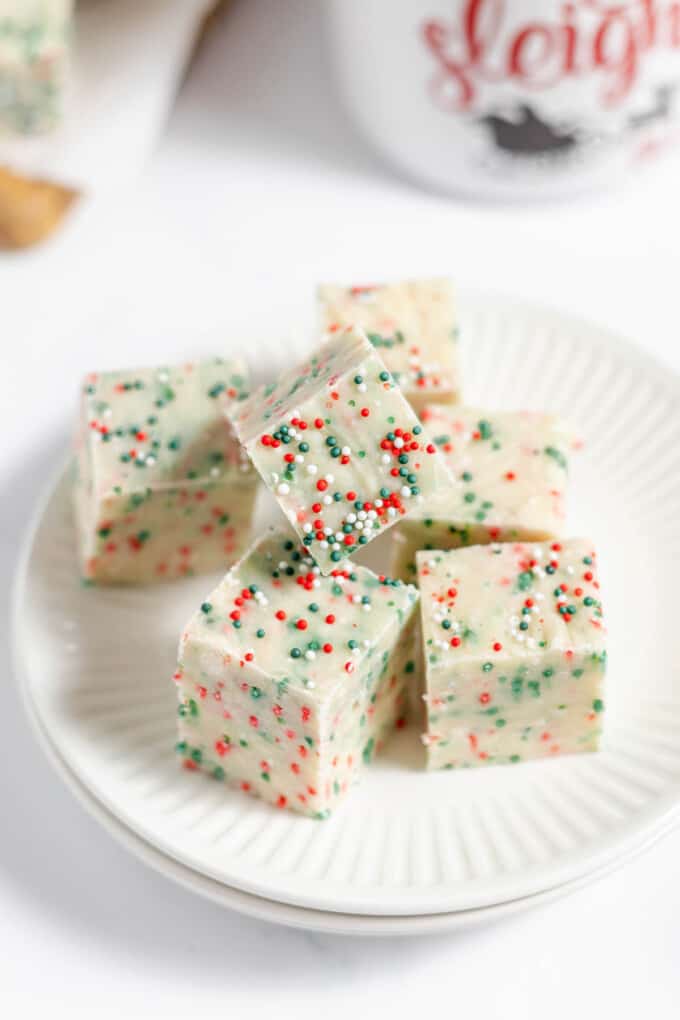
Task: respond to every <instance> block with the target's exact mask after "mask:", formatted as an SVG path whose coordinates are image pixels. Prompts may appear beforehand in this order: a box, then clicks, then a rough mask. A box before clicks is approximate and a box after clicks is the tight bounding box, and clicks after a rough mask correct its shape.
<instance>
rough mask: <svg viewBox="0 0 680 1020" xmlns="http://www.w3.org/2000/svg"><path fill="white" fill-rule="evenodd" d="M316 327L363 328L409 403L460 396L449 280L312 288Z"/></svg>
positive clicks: (415, 404)
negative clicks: (315, 290)
mask: <svg viewBox="0 0 680 1020" xmlns="http://www.w3.org/2000/svg"><path fill="white" fill-rule="evenodd" d="M318 302H319V307H320V313H321V321H322V328H323V329H324V330H336V329H338V328H339V327H341V326H347V325H351V324H353V325H355V326H358V327H360V328H361V329H363V330H365V331H366V333H367V335H368V338H369V340H370V341H371V342H372V343H373V344H374V346H375V347H376V349H377V350H378V351H379V353H380V355H381V356H382V358H383V359H384V361H385V364H386V366H387V368H388V369H389V370H390V372H391V373H392V375H393V376H394V378H395V379H396V381H397V382H398V383H399V385H400V386H401V388H402V390H403V392H404V394H405V396H406V397H407V399H408V400H409V402H410V403H411V405H412V406H413V407H414V408H415V409H416V411H417V412H418V413H419V412H420V410H421V409H422V407H423V406H424V405H425V404H426V403H428V402H429V401H439V402H442V403H450V402H453V401H457V400H459V399H460V389H461V384H460V361H459V357H458V327H457V317H456V305H455V297H454V291H453V285H452V283H451V281H450V280H446V279H441V280H439V279H434V280H413V281H406V282H402V283H385V284H375V285H368V286H365V285H364V286H354V287H339V286H334V285H329V284H324V285H322V286H320V287H319V288H318Z"/></svg>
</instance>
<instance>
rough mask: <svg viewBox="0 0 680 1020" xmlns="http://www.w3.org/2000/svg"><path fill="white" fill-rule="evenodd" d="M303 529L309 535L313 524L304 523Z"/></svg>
mask: <svg viewBox="0 0 680 1020" xmlns="http://www.w3.org/2000/svg"><path fill="white" fill-rule="evenodd" d="M302 530H303V531H304V533H305V535H308V534H309V533H310V531H311V530H312V525H311V524H309V523H307V524H303V525H302Z"/></svg>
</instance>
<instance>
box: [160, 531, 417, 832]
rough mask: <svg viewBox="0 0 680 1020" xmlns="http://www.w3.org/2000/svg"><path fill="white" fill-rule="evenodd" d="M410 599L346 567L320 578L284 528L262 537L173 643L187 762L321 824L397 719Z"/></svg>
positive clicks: (404, 588) (410, 637)
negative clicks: (174, 643) (177, 659)
mask: <svg viewBox="0 0 680 1020" xmlns="http://www.w3.org/2000/svg"><path fill="white" fill-rule="evenodd" d="M418 597H419V596H418V592H417V590H416V588H415V587H414V586H413V585H407V584H403V583H402V582H401V581H392V580H390V579H388V578H384V577H383V578H381V577H378V576H377V575H375V574H374V573H373V572H372V571H370V570H368V569H367V568H365V567H359V566H355V565H354V564H352V563H347V564H344V565H343V566H341V567H337V568H336V569H335V570H334V571H333V573H332V574H331V576H329V577H324V576H323V575H322V574H321V573H320V571H319V568H318V566H317V565H316V564H315V563H314V560H313V559H312V558H311V557H310V556H309V555H308V554H307V552H306V550H305V549H304V547H300V544H299V542H298V541H297V540H296V538H295V534H294V532H293V531H292V530H289V529H285V530H282V531H274V530H270V531H269V532H268V533H266V534H265V535H264V536H262V537H261V538H260V540H259V541H258V542H256V544H255V545H254V546H253V547H252V548H251V549H250V551H249V552H248V553H246V555H245V556H244V557H243V559H242V560H241V561H240V562H239V563H237V564H235V565H234V566H233V567H232V569H231V570H230V571H229V572H228V573H227V575H226V577H225V578H224V579H223V581H222V582H221V584H220V585H219V586H218V587H217V588H216V589H215V591H214V592H213V593H212V594H211V595H209V596H208V598H207V599H206V601H205V602H204V603H203V604H202V605H201V606H200V608H199V609H198V610H197V611H196V612H195V613H194V615H193V616H192V618H191V620H190V621H189V623H188V625H187V627H186V629H185V631H184V633H183V635H182V637H181V640H180V647H179V663H178V667H177V671H176V673H175V682H176V685H177V693H178V698H179V720H178V725H179V740H178V743H177V751H178V752H179V754H180V755H181V757H182V760H183V762H184V765H185V767H187V768H189V769H201V770H203V771H206V772H208V773H209V774H210V775H212V776H213V777H214V778H216V779H218V780H223V781H225V782H227V783H228V784H229V785H232V786H237V787H240V788H241V789H242V790H244V791H246V792H249V793H251V794H254V795H258V796H259V797H261V798H263V799H264V800H266V801H268V802H269V803H271V804H274V805H276V806H278V807H282V808H283V807H286V808H290V809H292V810H294V811H298V812H301V813H303V814H306V815H309V816H311V817H315V818H325V817H327V815H328V814H329V813H330V811H331V810H332V809H333V808H334V807H335V805H336V803H337V802H338V800H339V799H340V798H341V797H342V796H343V794H344V793H345V792H346V791H347V789H348V788H349V787H350V785H351V784H352V783H353V782H354V781H355V779H356V778H357V775H358V772H359V770H360V768H361V767H362V765H363V764H365V763H367V762H369V761H370V760H371V758H372V757H373V755H374V753H376V752H377V751H378V750H379V749H380V747H381V745H382V742H383V740H384V739H385V737H386V736H387V735H388V734H389V732H390V731H391V730H392V729H393V728H394V727H395V725H398V724H399V722H400V720H401V719H402V718H403V715H404V711H405V708H406V701H407V692H406V686H407V683H408V682H409V680H410V679H411V675H412V674H413V673H414V672H415V662H414V660H413V648H414V630H415V625H416V617H417V613H416V609H417V603H418Z"/></svg>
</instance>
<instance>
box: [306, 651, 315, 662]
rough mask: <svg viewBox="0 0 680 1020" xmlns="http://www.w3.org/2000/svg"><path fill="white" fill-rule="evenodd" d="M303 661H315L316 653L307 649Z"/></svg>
mask: <svg viewBox="0 0 680 1020" xmlns="http://www.w3.org/2000/svg"><path fill="white" fill-rule="evenodd" d="M305 659H310V660H311V659H316V652H313V651H312V649H311V648H308V649H307V651H306V652H305Z"/></svg>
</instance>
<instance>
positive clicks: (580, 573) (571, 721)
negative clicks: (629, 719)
mask: <svg viewBox="0 0 680 1020" xmlns="http://www.w3.org/2000/svg"><path fill="white" fill-rule="evenodd" d="M417 560H418V576H419V581H420V591H421V613H422V624H423V645H424V653H425V673H426V677H425V681H426V693H425V695H424V699H425V703H426V709H427V732H426V733H425V734H424V736H423V741H424V743H425V745H426V747H427V750H428V761H429V765H430V767H432V768H457V767H460V766H470V765H481V764H501V763H504V762H519V761H525V760H527V759H529V758H540V757H544V756H547V755H556V754H566V753H569V752H574V751H594V750H595V749H596V748H597V746H598V741H599V739H600V734H601V728H602V712H603V709H604V703H603V700H602V697H603V695H602V686H603V678H604V672H605V664H606V652H605V640H604V638H605V631H604V627H603V622H602V607H601V603H600V591H599V584H598V581H597V574H596V567H595V553H594V551H593V547H592V544H591V543H590V542H589V541H587V540H585V539H567V540H565V541H563V542H553V543H549V542H544V543H537V544H530V543H519V542H517V543H511V544H506V545H486V546H475V547H474V548H470V549H457V550H451V551H448V552H419V553H418V556H417Z"/></svg>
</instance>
